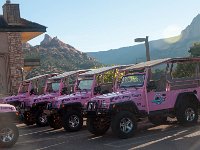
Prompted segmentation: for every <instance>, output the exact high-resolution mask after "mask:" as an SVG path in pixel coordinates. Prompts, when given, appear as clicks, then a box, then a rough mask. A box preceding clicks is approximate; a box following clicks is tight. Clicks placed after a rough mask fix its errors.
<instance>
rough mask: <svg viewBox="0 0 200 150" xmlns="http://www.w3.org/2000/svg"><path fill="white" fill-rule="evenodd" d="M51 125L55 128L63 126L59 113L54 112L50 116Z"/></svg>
mask: <svg viewBox="0 0 200 150" xmlns="http://www.w3.org/2000/svg"><path fill="white" fill-rule="evenodd" d="M48 122H49V126H50V127H51V128H53V129H61V128H62V127H63V124H62V120H61V117H60V115H59V114H54V115H51V116H49V117H48Z"/></svg>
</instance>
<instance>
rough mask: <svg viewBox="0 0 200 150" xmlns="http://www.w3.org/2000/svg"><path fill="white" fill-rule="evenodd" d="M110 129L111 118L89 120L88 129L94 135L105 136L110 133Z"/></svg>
mask: <svg viewBox="0 0 200 150" xmlns="http://www.w3.org/2000/svg"><path fill="white" fill-rule="evenodd" d="M109 128H110V119H109V118H87V129H88V131H89V132H90V133H92V134H94V135H97V136H100V135H103V134H105V133H106V132H107V131H108V129H109Z"/></svg>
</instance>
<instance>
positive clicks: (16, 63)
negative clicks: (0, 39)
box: [7, 32, 24, 94]
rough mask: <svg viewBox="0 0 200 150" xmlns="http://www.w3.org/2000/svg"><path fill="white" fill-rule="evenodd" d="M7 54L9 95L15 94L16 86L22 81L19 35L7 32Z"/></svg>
mask: <svg viewBox="0 0 200 150" xmlns="http://www.w3.org/2000/svg"><path fill="white" fill-rule="evenodd" d="M7 34H8V54H9V74H10V75H9V93H10V94H15V93H17V90H18V86H19V84H20V82H21V81H22V72H21V68H22V67H23V66H24V57H23V51H22V42H21V34H20V33H17V32H8V33H7Z"/></svg>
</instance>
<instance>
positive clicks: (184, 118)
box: [176, 102, 198, 125]
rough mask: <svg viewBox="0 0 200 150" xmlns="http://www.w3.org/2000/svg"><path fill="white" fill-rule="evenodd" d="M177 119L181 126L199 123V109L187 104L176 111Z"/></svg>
mask: <svg viewBox="0 0 200 150" xmlns="http://www.w3.org/2000/svg"><path fill="white" fill-rule="evenodd" d="M176 117H177V120H178V122H179V123H180V124H182V125H191V124H194V123H197V120H198V108H197V106H196V105H195V104H193V103H190V102H185V103H183V104H182V105H180V107H179V108H177V110H176Z"/></svg>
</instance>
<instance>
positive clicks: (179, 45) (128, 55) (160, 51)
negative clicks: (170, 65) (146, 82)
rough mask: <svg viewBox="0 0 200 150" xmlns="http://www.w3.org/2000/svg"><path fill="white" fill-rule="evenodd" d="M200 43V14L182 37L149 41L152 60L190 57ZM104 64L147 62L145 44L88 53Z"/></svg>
mask: <svg viewBox="0 0 200 150" xmlns="http://www.w3.org/2000/svg"><path fill="white" fill-rule="evenodd" d="M198 41H200V14H198V15H197V16H196V17H194V18H193V20H192V22H191V24H189V25H188V26H187V27H186V28H185V29H184V30H182V31H181V34H180V35H177V36H175V37H170V38H166V39H158V40H153V41H149V45H150V55H151V59H157V58H166V57H184V56H188V55H189V53H188V50H189V48H190V47H191V46H192V44H193V43H194V42H198ZM87 54H88V55H89V56H91V57H94V58H95V59H96V60H97V61H99V62H100V63H103V64H132V63H138V62H141V61H145V60H146V58H145V57H146V53H145V47H144V43H143V44H138V45H134V46H127V47H121V48H118V49H110V50H107V51H99V52H87Z"/></svg>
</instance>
